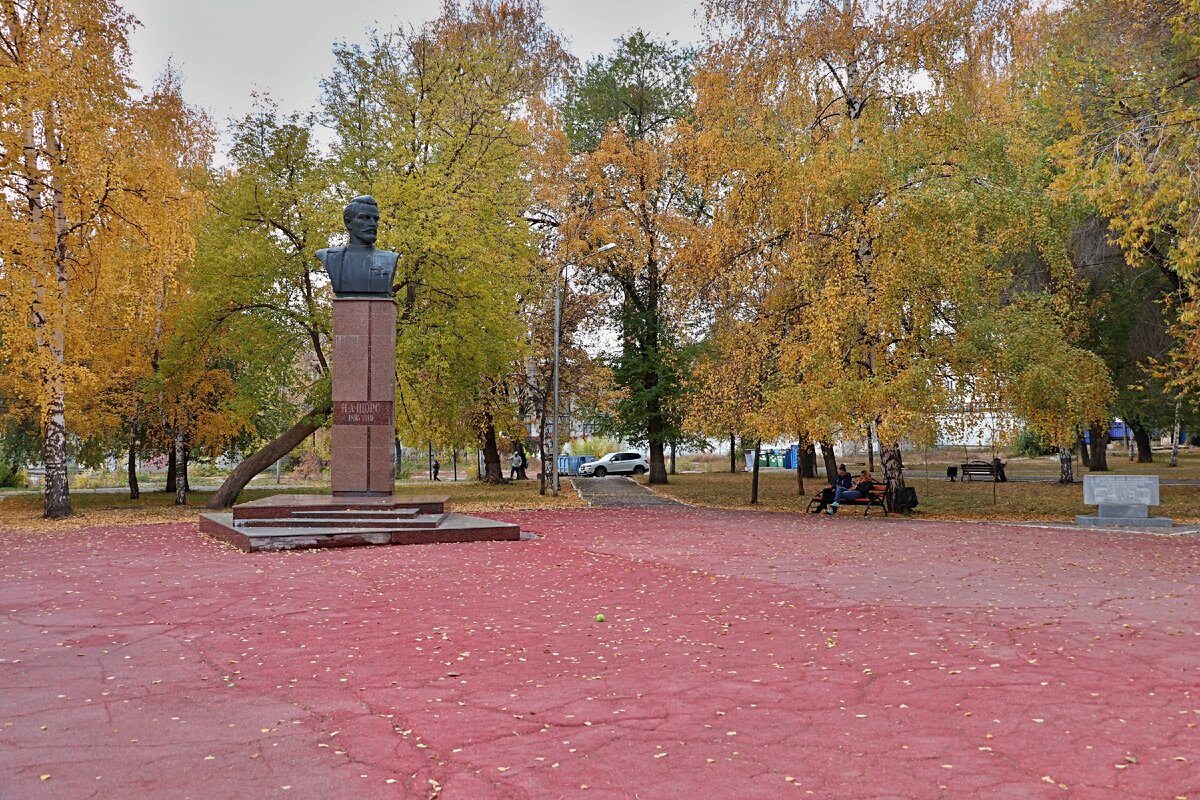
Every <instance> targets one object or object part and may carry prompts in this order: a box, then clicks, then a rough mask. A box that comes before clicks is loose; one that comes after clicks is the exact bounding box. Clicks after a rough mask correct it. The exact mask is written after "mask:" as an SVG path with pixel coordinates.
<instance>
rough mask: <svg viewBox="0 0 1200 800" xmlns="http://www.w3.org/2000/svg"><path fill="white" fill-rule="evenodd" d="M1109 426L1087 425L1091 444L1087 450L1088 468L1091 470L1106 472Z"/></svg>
mask: <svg viewBox="0 0 1200 800" xmlns="http://www.w3.org/2000/svg"><path fill="white" fill-rule="evenodd" d="M1109 430H1110V428H1109V427H1108V425H1107V423H1105V424H1103V425H1096V424H1092V425H1091V426H1089V427H1088V433H1089V434H1090V435H1091V439H1092V445H1091V448H1090V449H1089V451H1088V469H1089V470H1091V471H1092V472H1108V434H1109Z"/></svg>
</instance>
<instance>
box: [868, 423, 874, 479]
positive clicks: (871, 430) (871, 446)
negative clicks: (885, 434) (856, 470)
mask: <svg viewBox="0 0 1200 800" xmlns="http://www.w3.org/2000/svg"><path fill="white" fill-rule="evenodd" d="M867 471H868V472H870V473H871V474H872V475H874V474H875V430H874V426H873V425H868V426H867Z"/></svg>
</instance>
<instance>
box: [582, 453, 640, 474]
mask: <svg viewBox="0 0 1200 800" xmlns="http://www.w3.org/2000/svg"><path fill="white" fill-rule="evenodd" d="M649 471H650V462H649V461H647V460H646V458H645V456H643V455H642V454H641V453H630V452H626V453H608V454H606V455H604V456H602V457H601V458H598V459H596V460H595V461H589V462H588V463H586V464H583V465H582V466H580V467H579V474H580V475H583V476H585V477H591V476H594V477H597V478H603V477H604V476H605V475H641V474H642V473H645V472H649Z"/></svg>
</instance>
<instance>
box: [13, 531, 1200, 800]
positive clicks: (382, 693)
mask: <svg viewBox="0 0 1200 800" xmlns="http://www.w3.org/2000/svg"><path fill="white" fill-rule="evenodd" d="M495 516H497V517H504V518H507V519H513V520H518V521H520V522H521V523H522V524H523V526H524V527H526V528H527V529H530V530H533V531H536V532H537V533H538V534H540V536H541V538H540V539H538V540H537V541H532V542H516V543H487V544H469V545H446V546H427V547H381V548H357V549H344V550H332V551H309V552H300V553H290V554H288V553H283V554H268V553H260V554H244V553H240V552H236V551H233V550H231V549H229V548H228V547H226V546H224V545H222V544H218V543H216V542H213V541H210V540H206V539H203V538H201V537H200V536H198V535H197V532H196V525H195V524H194V523H180V524H171V525H141V526H125V527H94V528H88V529H73V530H64V531H55V532H47V531H40V532H25V531H20V530H12V531H9V532H7V533H0V547H2V548H3V553H4V556H3V559H0V607H2V608H3V615H2V616H0V797H20V798H26V797H63V798H75V797H90V796H94V797H114V798H115V797H120V798H159V797H185V796H196V797H204V798H206V800H209V799H215V798H244V797H303V798H308V797H312V798H317V797H320V798H327V797H346V796H353V797H356V798H361V800H368V799H369V798H376V797H380V798H383V797H420V798H427V797H441V798H470V799H471V800H488V799H489V798H542V797H585V798H587V797H601V798H623V799H626V798H633V797H638V798H643V799H648V798H680V797H695V798H708V797H738V798H780V797H790V796H795V797H822V798H846V799H847V800H851V799H853V800H864V799H866V798H884V797H888V798H897V797H902V798H934V797H950V798H980V797H998V798H999V797H1004V798H1008V797H1021V798H1131V799H1133V800H1140V799H1141V798H1156V799H1158V798H1176V797H1187V798H1193V799H1194V798H1200V757H1198V756H1197V755H1196V754H1197V753H1198V752H1200V696H1198V693H1197V686H1198V685H1200V635H1198V631H1200V607H1198V606H1197V591H1196V590H1197V582H1198V578H1197V576H1198V575H1200V540H1197V538H1195V537H1187V536H1174V537H1163V536H1155V535H1148V534H1126V533H1101V532H1094V531H1076V530H1068V529H1052V528H1019V527H1012V526H991V525H986V524H959V523H940V522H932V523H931V522H915V521H905V520H894V519H890V520H882V519H874V518H872V519H868V520H863V519H862V518H861V517H857V516H855V517H843V518H837V519H827V518H818V517H805V516H800V515H784V514H767V515H763V514H749V513H746V512H736V511H713V510H691V509H682V510H679V509H644V510H637V511H632V510H631V511H599V510H566V511H561V510H560V511H540V512H528V513H514V512H509V513H503V514H497V515H495ZM597 614H603V615H604V616H605V621H604V622H597V621H596V615H597ZM585 787H586V788H585Z"/></svg>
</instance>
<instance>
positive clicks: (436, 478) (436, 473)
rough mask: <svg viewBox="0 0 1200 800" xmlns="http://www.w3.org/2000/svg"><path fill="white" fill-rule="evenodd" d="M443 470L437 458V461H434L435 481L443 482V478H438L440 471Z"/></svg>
mask: <svg viewBox="0 0 1200 800" xmlns="http://www.w3.org/2000/svg"><path fill="white" fill-rule="evenodd" d="M441 468H442V465H441V464H439V463H438V460H437V459H436V458H435V459H434V460H433V479H434V480H435V481H439V482H440V481H441V480H442V479H441V478H439V477H438V471H439V470H440V469H441Z"/></svg>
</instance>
